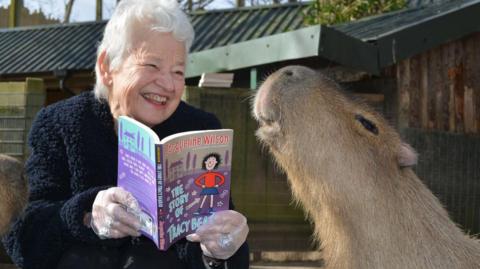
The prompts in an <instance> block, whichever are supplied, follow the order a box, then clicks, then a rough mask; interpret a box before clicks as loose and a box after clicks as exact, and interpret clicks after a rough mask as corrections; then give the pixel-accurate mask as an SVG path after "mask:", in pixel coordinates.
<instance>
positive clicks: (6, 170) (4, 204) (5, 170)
mask: <svg viewBox="0 0 480 269" xmlns="http://www.w3.org/2000/svg"><path fill="white" fill-rule="evenodd" d="M27 200H28V187H27V181H26V180H25V177H24V169H23V164H22V163H21V162H20V161H18V160H17V159H15V158H13V157H10V156H8V155H5V154H0V235H3V234H4V233H6V232H7V231H8V230H9V227H10V223H11V221H12V220H14V219H15V218H16V217H18V216H19V215H20V213H21V212H22V210H23V209H24V207H25V205H26V203H27Z"/></svg>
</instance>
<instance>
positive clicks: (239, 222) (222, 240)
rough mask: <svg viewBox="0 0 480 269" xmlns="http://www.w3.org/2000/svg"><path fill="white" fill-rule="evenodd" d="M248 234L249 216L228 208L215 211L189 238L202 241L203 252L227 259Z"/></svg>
mask: <svg viewBox="0 0 480 269" xmlns="http://www.w3.org/2000/svg"><path fill="white" fill-rule="evenodd" d="M247 234H248V225H247V218H245V217H244V216H243V215H242V214H240V213H238V212H236V211H233V210H226V211H220V212H216V213H214V214H213V215H212V216H210V217H209V219H208V221H207V222H206V223H205V224H203V225H202V226H200V227H199V228H198V229H197V230H196V231H195V233H193V234H189V235H187V240H189V241H191V242H200V247H201V248H202V251H203V254H204V255H206V256H209V257H212V258H216V259H222V260H226V259H228V258H230V257H231V256H232V255H233V254H234V253H235V252H236V251H237V250H238V249H239V248H240V246H241V245H242V244H243V242H245V240H246V239H247Z"/></svg>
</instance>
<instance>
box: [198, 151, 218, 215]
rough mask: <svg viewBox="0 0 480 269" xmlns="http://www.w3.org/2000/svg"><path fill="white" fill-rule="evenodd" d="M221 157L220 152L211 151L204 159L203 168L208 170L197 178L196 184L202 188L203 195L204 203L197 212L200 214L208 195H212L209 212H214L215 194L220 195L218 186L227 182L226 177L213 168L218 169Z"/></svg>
mask: <svg viewBox="0 0 480 269" xmlns="http://www.w3.org/2000/svg"><path fill="white" fill-rule="evenodd" d="M220 162H221V159H220V154H218V153H210V154H208V155H207V156H205V158H203V161H202V169H204V170H207V172H205V173H203V174H201V175H200V176H199V177H197V178H196V179H195V185H197V186H199V187H201V188H202V192H201V193H200V195H202V196H203V199H202V203H201V204H200V207H199V208H198V210H197V212H196V214H200V213H201V211H202V208H203V204H204V203H205V200H206V199H207V197H208V196H210V207H209V208H208V213H212V212H213V211H214V210H213V196H214V195H218V194H219V192H218V187H219V186H221V185H223V183H225V177H224V176H223V175H222V174H221V173H218V172H215V171H213V170H215V169H217V167H218V166H219V165H220Z"/></svg>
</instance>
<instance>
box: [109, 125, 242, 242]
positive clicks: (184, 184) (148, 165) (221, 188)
mask: <svg viewBox="0 0 480 269" xmlns="http://www.w3.org/2000/svg"><path fill="white" fill-rule="evenodd" d="M118 128H119V130H118V139H119V147H118V176H117V180H118V186H121V187H123V188H124V189H126V190H127V191H129V192H130V193H132V195H133V196H134V197H135V198H136V199H137V200H138V203H139V205H140V209H141V212H135V214H136V215H137V216H138V217H139V219H140V220H141V224H142V225H141V226H142V227H141V231H142V234H144V235H145V236H147V237H149V238H150V239H152V240H153V241H154V242H155V244H157V246H158V248H159V249H161V250H165V249H167V248H168V247H169V246H170V245H171V244H173V243H175V242H176V241H177V240H179V239H181V238H183V237H184V236H186V235H187V234H190V233H192V232H194V231H195V230H196V229H197V228H198V227H199V226H200V225H202V224H204V223H206V222H207V220H208V217H209V216H210V215H211V214H212V212H216V211H220V210H226V209H228V207H229V199H230V174H231V172H230V171H231V160H230V159H231V150H232V139H233V130H230V129H221V130H205V131H192V132H184V133H179V134H174V135H172V136H168V137H166V138H164V139H162V140H161V141H160V139H159V138H158V136H157V135H156V134H155V132H153V130H151V129H150V128H149V127H147V126H145V125H143V124H141V123H139V122H137V121H135V120H133V119H131V118H128V117H124V116H121V117H119V125H118Z"/></svg>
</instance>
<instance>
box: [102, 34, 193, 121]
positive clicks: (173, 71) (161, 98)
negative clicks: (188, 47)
mask: <svg viewBox="0 0 480 269" xmlns="http://www.w3.org/2000/svg"><path fill="white" fill-rule="evenodd" d="M134 40H136V41H135V42H134V44H133V49H132V50H131V51H130V53H129V54H128V55H127V56H126V58H125V60H124V62H123V63H122V64H121V65H120V66H119V67H118V68H117V69H116V70H113V71H108V77H107V78H109V79H107V80H106V81H107V84H106V85H107V87H108V88H109V105H110V110H111V111H112V114H113V116H114V117H115V118H117V117H118V116H121V115H128V116H131V117H133V118H134V119H136V120H138V121H140V122H142V123H144V124H146V125H148V126H150V127H152V126H154V125H157V124H159V123H161V122H163V121H164V120H166V119H168V118H169V117H170V116H171V115H172V113H173V112H174V111H175V110H176V109H177V106H178V104H179V103H180V98H181V97H182V94H183V90H184V86H185V81H184V74H185V60H186V59H185V58H186V51H185V44H184V43H183V42H180V41H177V40H176V39H175V38H174V37H173V35H172V34H171V33H156V32H152V31H143V32H142V31H140V32H139V33H135V34H134ZM104 81H105V79H104Z"/></svg>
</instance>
